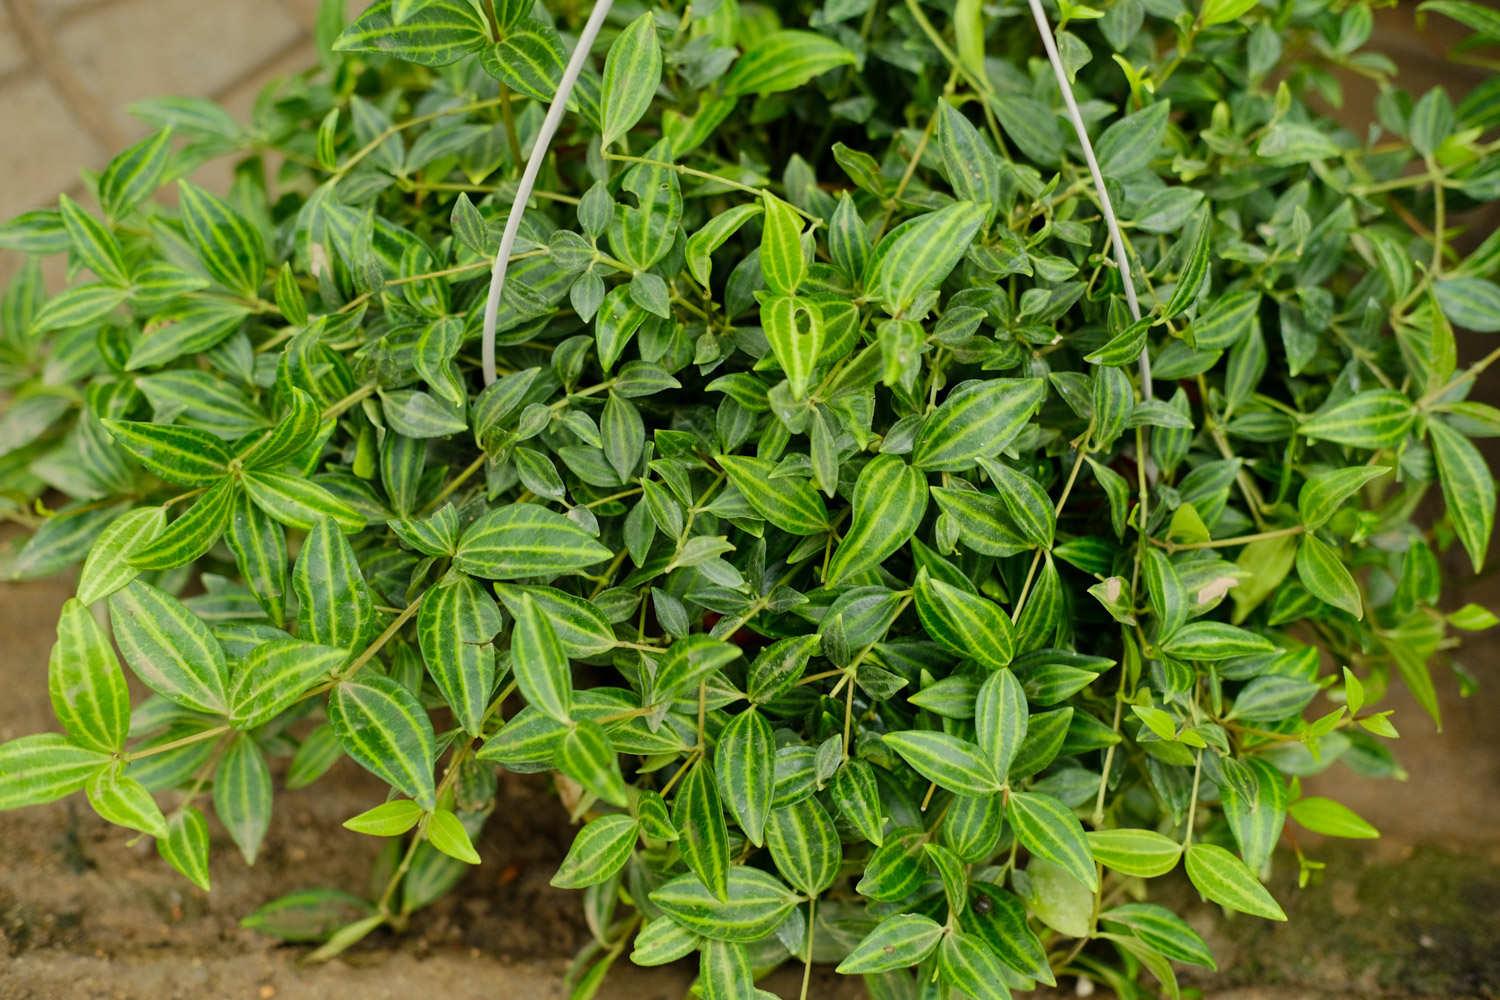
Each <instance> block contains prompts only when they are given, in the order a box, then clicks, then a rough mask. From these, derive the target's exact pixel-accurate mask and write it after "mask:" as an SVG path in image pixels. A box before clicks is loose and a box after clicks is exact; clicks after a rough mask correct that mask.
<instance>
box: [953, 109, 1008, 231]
mask: <svg viewBox="0 0 1500 1000" xmlns="http://www.w3.org/2000/svg"><path fill="white" fill-rule="evenodd" d="M937 144H938V151H939V152H940V153H942V156H943V175H944V176H945V177H947V178H948V185H949V186H950V187H951V188H953V193H954V194H956V195H957V196H958V197H959V198H960V199H961V200H963V201H970V202H973V203H974V204H976V205H981V206H984V208H985V219H986V222H988V220H989V219H992V218H994V215H995V210H996V209H997V208H999V207H1000V203H1001V190H1002V185H1001V180H1000V176H1001V174H1000V158H999V157H998V156H996V155H995V150H994V147H993V146H991V145H990V142H989V140H988V139H986V138H985V137H984V135H983V134H982V133H981V132H980V131H979V130H978V129H977V128H975V127H974V126H973V125H972V124H971V123H970V122H969V119H968V118H967V117H965V116H964V113H963V112H962V111H959V110H958V109H957V108H956V107H954V106H953V105H952V104H951V103H949V102H948V101H947V100H944V101H941V102H940V103H939V105H938V127H937Z"/></svg>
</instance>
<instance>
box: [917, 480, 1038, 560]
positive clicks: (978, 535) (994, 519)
mask: <svg viewBox="0 0 1500 1000" xmlns="http://www.w3.org/2000/svg"><path fill="white" fill-rule="evenodd" d="M932 498H933V499H934V500H936V501H937V504H938V507H939V509H941V510H942V512H943V513H944V514H946V515H947V516H948V517H949V518H951V519H952V522H953V524H954V525H955V526H956V527H957V528H958V540H959V542H960V543H961V544H962V545H963V546H964V547H965V548H967V549H970V550H972V551H974V552H978V553H979V554H980V555H986V556H999V557H1001V558H1003V557H1005V556H1013V555H1015V554H1016V553H1017V552H1025V551H1026V550H1027V549H1029V548H1031V546H1030V545H1028V544H1027V542H1026V539H1024V538H1022V537H1021V535H1020V533H1019V532H1017V531H1016V529H1015V527H1014V526H1013V523H1012V519H1011V516H1010V511H1009V510H1008V509H1007V508H1006V506H1005V502H1004V501H1003V500H1001V499H1000V498H999V497H998V496H993V495H991V494H989V493H980V492H979V491H977V490H963V489H956V488H951V487H946V486H934V487H932Z"/></svg>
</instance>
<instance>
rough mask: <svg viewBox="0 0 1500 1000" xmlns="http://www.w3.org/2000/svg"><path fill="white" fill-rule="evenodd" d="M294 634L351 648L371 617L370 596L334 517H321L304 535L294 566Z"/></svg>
mask: <svg viewBox="0 0 1500 1000" xmlns="http://www.w3.org/2000/svg"><path fill="white" fill-rule="evenodd" d="M292 591H293V592H294V593H295V594H296V595H297V634H298V635H299V636H301V637H302V638H303V639H306V640H308V641H309V642H315V643H318V644H319V645H321V646H334V647H337V648H339V649H346V650H352V649H355V648H357V647H359V646H362V645H363V644H364V640H365V639H366V638H367V636H368V635H369V633H370V632H371V631H372V626H373V625H374V621H375V607H374V602H373V601H372V599H371V597H370V588H369V587H368V586H366V584H365V578H364V574H363V573H362V572H360V568H359V562H358V561H357V560H356V559H355V558H354V550H353V549H352V548H350V546H349V541H348V539H346V538H345V537H344V533H343V532H342V531H340V530H339V528H338V526H337V525H335V524H334V522H333V521H331V520H329V519H327V518H325V519H324V520H321V521H319V522H318V523H317V524H316V525H315V526H314V527H313V529H312V531H311V532H309V533H308V535H307V537H306V538H305V539H303V541H302V551H301V552H299V553H298V554H297V565H296V567H295V568H294V569H293V570H292Z"/></svg>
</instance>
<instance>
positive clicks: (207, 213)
mask: <svg viewBox="0 0 1500 1000" xmlns="http://www.w3.org/2000/svg"><path fill="white" fill-rule="evenodd" d="M177 193H178V203H179V205H180V207H181V210H182V224H183V228H184V229H185V230H186V231H187V236H188V239H189V240H191V241H192V244H193V247H194V249H196V250H197V251H198V259H199V260H200V261H202V262H203V266H204V268H205V269H207V271H208V273H209V275H210V276H212V277H213V279H214V280H215V281H217V282H219V283H220V284H221V285H223V286H224V287H225V288H227V289H229V290H230V291H232V292H237V293H239V294H240V295H243V296H245V297H246V298H251V299H253V298H255V297H256V296H257V293H258V292H259V291H260V286H261V284H262V282H264V281H265V279H266V246H265V241H264V240H263V239H262V238H261V234H260V230H258V229H256V228H255V226H253V225H252V224H251V223H250V220H248V219H246V218H245V217H244V216H243V215H241V214H240V213H239V211H237V210H236V209H235V208H234V207H233V206H231V205H230V204H229V203H228V202H226V201H224V200H223V199H221V198H218V197H216V196H214V195H212V194H209V193H208V192H207V191H205V190H203V189H202V188H200V187H198V186H197V185H196V184H192V183H190V182H188V181H178V182H177Z"/></svg>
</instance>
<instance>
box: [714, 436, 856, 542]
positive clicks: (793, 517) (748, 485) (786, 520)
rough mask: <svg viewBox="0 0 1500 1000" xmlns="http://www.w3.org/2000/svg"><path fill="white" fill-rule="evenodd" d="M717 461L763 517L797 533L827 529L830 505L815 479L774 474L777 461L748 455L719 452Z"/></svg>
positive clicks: (777, 525)
mask: <svg viewBox="0 0 1500 1000" xmlns="http://www.w3.org/2000/svg"><path fill="white" fill-rule="evenodd" d="M714 461H716V462H717V463H718V464H719V468H721V469H723V470H724V474H725V475H726V476H728V477H729V481H730V483H732V484H733V485H734V488H735V489H737V490H739V492H740V495H741V496H743V497H744V498H745V502H746V503H748V504H749V505H750V507H751V508H752V509H753V510H754V511H755V512H756V513H757V514H759V515H760V516H761V517H763V518H765V519H766V520H767V521H769V522H770V523H771V524H774V525H775V526H776V527H778V528H780V529H781V530H782V531H786V532H790V533H791V534H794V535H816V534H818V533H819V532H823V531H827V530H828V508H827V507H826V506H825V505H824V503H823V498H822V497H821V496H820V495H819V494H818V490H817V488H816V487H815V486H813V484H812V482H811V481H809V480H807V479H803V478H802V477H800V476H773V475H772V473H773V472H775V471H776V463H774V462H772V461H770V460H769V459H764V458H754V457H751V456H746V455H716V456H715V457H714Z"/></svg>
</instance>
